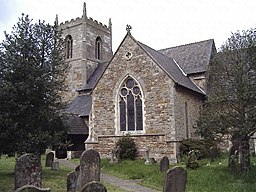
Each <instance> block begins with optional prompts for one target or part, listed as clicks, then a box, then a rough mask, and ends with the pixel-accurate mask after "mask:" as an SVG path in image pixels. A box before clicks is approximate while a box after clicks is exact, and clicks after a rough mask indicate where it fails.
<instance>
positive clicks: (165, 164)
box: [160, 156, 170, 172]
mask: <svg viewBox="0 0 256 192" xmlns="http://www.w3.org/2000/svg"><path fill="white" fill-rule="evenodd" d="M169 165H170V161H169V159H168V157H167V156H164V157H163V158H162V159H161V161H160V171H161V172H166V171H167V170H168V169H169Z"/></svg>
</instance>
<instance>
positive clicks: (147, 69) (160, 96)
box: [89, 35, 175, 156]
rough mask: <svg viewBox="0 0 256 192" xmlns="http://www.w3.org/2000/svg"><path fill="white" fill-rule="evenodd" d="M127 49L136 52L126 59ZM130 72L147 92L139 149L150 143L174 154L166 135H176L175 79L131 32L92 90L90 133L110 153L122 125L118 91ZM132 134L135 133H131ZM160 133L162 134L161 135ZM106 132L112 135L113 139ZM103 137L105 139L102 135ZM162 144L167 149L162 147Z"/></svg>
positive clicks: (102, 150) (154, 148) (101, 149)
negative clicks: (142, 46)
mask: <svg viewBox="0 0 256 192" xmlns="http://www.w3.org/2000/svg"><path fill="white" fill-rule="evenodd" d="M127 51H129V52H131V53H132V54H133V56H132V58H131V59H130V60H126V59H125V57H124V56H125V54H126V53H127ZM127 75H130V76H132V77H133V78H134V79H136V80H137V81H138V83H139V84H140V86H141V88H142V92H143V96H144V99H143V104H144V110H143V118H144V132H143V133H142V134H136V133H135V135H139V136H140V137H139V136H138V137H136V138H139V139H138V140H137V145H138V146H139V151H141V150H143V149H144V148H145V147H148V148H150V149H151V150H152V151H154V154H155V156H159V155H170V156H171V155H172V154H173V148H172V147H170V148H169V147H167V144H166V142H165V141H166V138H171V139H173V140H174V139H175V128H174V119H173V111H174V106H173V104H174V98H173V91H174V90H173V89H174V83H173V81H172V80H171V79H170V78H169V77H168V76H167V74H166V73H165V72H164V71H163V70H162V69H161V68H160V67H159V66H158V64H156V63H155V62H154V61H153V60H152V59H151V58H150V57H149V56H148V55H147V54H146V53H145V52H144V51H143V50H142V48H140V47H139V46H138V44H137V43H135V42H134V40H133V38H131V37H130V36H129V35H128V36H127V37H126V39H125V40H124V42H123V44H122V45H121V47H120V48H119V50H118V51H117V53H116V55H115V57H114V58H113V60H112V62H111V63H110V65H109V66H108V68H107V69H106V71H105V73H104V74H103V76H102V78H101V79H100V81H99V82H98V84H97V85H96V88H95V90H94V92H93V94H92V98H93V106H92V119H91V121H90V127H91V135H90V136H89V137H90V139H91V140H94V141H98V144H96V145H93V147H94V148H97V149H99V152H100V153H104V154H106V153H107V152H106V151H107V150H110V148H111V147H112V145H113V143H114V140H115V138H116V135H117V134H118V131H117V130H118V129H119V126H118V113H117V104H118V103H117V93H118V88H119V86H120V84H121V83H122V81H123V79H125V77H126V76H127ZM144 134H145V135H147V136H145V135H144ZM131 135H134V134H133V133H131ZM135 135H134V136H135ZM153 135H156V136H153ZM157 135H161V139H160V138H159V136H157ZM104 136H109V139H106V137H104ZM103 137H104V139H102V138H103ZM160 143H162V144H160ZM169 145H171V144H169ZM160 146H162V147H160ZM161 148H162V149H163V150H160V149H161ZM168 150H169V151H168Z"/></svg>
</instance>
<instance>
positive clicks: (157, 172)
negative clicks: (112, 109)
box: [0, 156, 256, 192]
mask: <svg viewBox="0 0 256 192" xmlns="http://www.w3.org/2000/svg"><path fill="white" fill-rule="evenodd" d="M70 161H71V162H72V163H75V164H77V165H78V164H81V163H80V160H79V159H72V160H70ZM166 163H168V159H166V158H165V159H163V161H162V162H161V163H159V162H158V163H146V164H145V160H135V161H132V160H123V161H121V162H119V163H109V160H107V159H101V171H103V172H106V173H110V174H112V175H116V176H118V177H121V178H124V179H130V180H139V182H140V183H141V184H142V185H144V186H148V187H151V188H154V189H156V190H158V191H163V185H164V177H165V172H166V171H167V170H170V169H172V168H173V167H175V166H179V167H183V168H186V165H185V164H184V163H181V164H170V165H169V164H166ZM227 164H228V160H227V157H226V156H222V157H221V158H218V159H217V160H214V161H213V162H211V159H204V160H200V161H199V168H197V169H196V170H193V169H186V170H187V185H186V191H191V192H200V191H202V192H207V191H209V192H214V191H216V192H217V191H226V192H229V191H230V192H233V191H236V192H239V191H255V188H256V177H255V175H256V166H255V164H256V158H255V157H252V158H251V164H252V166H251V170H250V172H249V173H247V174H243V175H241V174H239V173H235V174H231V173H230V170H228V168H227ZM41 165H42V188H50V189H51V191H53V192H54V191H57V192H58V191H59V192H62V191H63V192H64V191H66V188H67V175H68V174H69V173H70V172H72V171H74V169H72V168H70V167H66V166H64V165H62V164H61V165H59V167H58V169H57V170H52V168H51V167H49V166H48V167H47V166H46V165H47V161H46V159H45V156H42V158H41ZM81 165H82V164H81ZM82 166H86V165H82ZM14 168H15V158H14V157H11V158H6V157H5V156H2V157H1V159H0V191H6V192H8V191H13V189H14V183H15V181H14V177H15V173H14ZM87 169H88V167H87ZM89 169H91V168H89ZM93 172H94V171H93ZM94 173H95V172H94ZM98 174H99V173H96V177H98V176H97V175H98ZM84 177H86V176H84ZM85 179H86V178H85ZM103 184H104V186H105V187H106V188H107V191H109V192H111V191H113V192H122V191H123V192H125V190H122V189H120V188H118V187H114V186H111V185H109V184H107V183H103Z"/></svg>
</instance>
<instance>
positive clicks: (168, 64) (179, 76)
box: [138, 42, 205, 95]
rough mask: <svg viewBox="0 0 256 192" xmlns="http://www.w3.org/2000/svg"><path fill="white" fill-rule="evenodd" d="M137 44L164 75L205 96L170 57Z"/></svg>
mask: <svg viewBox="0 0 256 192" xmlns="http://www.w3.org/2000/svg"><path fill="white" fill-rule="evenodd" d="M138 44H139V45H140V46H141V47H142V48H143V49H144V50H145V51H146V52H147V53H148V54H149V55H150V56H151V57H152V58H153V59H154V60H155V62H156V63H158V64H159V65H160V66H161V67H162V68H163V69H164V70H165V71H166V73H167V74H168V75H169V76H170V77H171V78H172V80H173V81H174V82H175V83H176V84H178V85H181V86H183V87H186V88H188V89H190V90H193V91H195V92H197V93H200V94H203V95H204V94H205V93H204V92H203V91H202V90H201V89H200V88H199V87H198V86H196V85H195V84H194V83H193V82H192V81H191V80H190V79H189V77H187V76H186V74H185V73H184V72H183V71H182V69H181V68H180V67H179V65H178V64H177V63H176V62H175V61H174V60H173V59H172V58H170V57H167V56H166V55H164V54H162V53H160V52H158V51H156V50H154V49H152V48H150V47H149V46H147V45H144V44H143V43H140V42H138Z"/></svg>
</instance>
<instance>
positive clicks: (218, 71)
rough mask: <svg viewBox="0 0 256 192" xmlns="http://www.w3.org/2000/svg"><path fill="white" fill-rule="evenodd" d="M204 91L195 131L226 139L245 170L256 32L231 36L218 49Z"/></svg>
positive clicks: (255, 125)
mask: <svg viewBox="0 0 256 192" xmlns="http://www.w3.org/2000/svg"><path fill="white" fill-rule="evenodd" d="M207 92H208V93H207V95H208V98H207V101H206V103H205V105H204V106H203V108H202V110H201V115H200V118H199V120H198V123H197V124H198V126H197V129H198V132H199V133H200V134H201V135H202V136H203V137H208V138H211V139H216V138H221V137H222V136H230V137H231V141H232V143H233V147H234V149H233V150H235V149H237V150H238V151H239V153H240V156H241V159H240V160H241V164H240V165H241V167H240V169H241V172H244V171H247V170H248V168H249V165H250V156H249V139H250V137H251V136H252V135H253V134H254V133H255V132H256V102H255V99H256V29H250V30H246V31H242V32H239V31H238V32H236V33H233V34H232V35H231V37H230V38H229V39H228V40H227V41H226V43H225V44H224V45H222V46H221V48H220V51H219V52H218V53H217V54H216V55H215V57H214V58H213V59H212V61H211V63H210V68H209V74H208V90H207ZM239 147H240V148H239Z"/></svg>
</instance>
